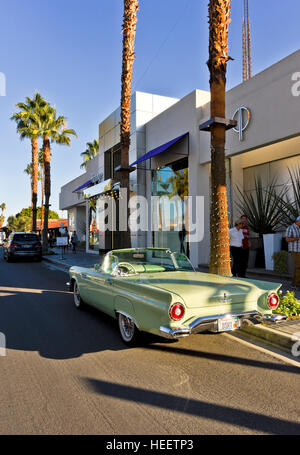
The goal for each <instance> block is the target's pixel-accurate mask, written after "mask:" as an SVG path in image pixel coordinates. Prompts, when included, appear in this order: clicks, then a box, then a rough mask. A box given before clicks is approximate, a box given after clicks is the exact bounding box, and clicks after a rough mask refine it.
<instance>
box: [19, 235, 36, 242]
mask: <svg viewBox="0 0 300 455" xmlns="http://www.w3.org/2000/svg"><path fill="white" fill-rule="evenodd" d="M14 241H15V242H38V241H39V238H38V236H37V235H36V234H15V235H14Z"/></svg>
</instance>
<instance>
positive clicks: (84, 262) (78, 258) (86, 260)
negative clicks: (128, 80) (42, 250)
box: [43, 248, 102, 270]
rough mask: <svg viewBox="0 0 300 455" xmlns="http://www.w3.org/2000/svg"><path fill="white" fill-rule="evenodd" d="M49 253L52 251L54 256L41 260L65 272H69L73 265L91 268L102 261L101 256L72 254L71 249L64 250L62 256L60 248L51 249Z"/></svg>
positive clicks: (78, 252)
mask: <svg viewBox="0 0 300 455" xmlns="http://www.w3.org/2000/svg"><path fill="white" fill-rule="evenodd" d="M50 251H53V253H55V254H53V255H47V256H43V260H44V261H47V262H51V263H52V264H55V265H59V266H60V267H63V268H64V269H66V270H69V268H70V267H72V266H73V265H77V266H79V267H93V266H94V265H95V264H97V263H99V262H101V261H102V255H99V254H92V253H86V252H85V251H76V253H73V252H72V250H71V249H69V250H67V249H66V251H65V253H64V254H63V256H62V250H61V248H51V250H50ZM62 257H63V259H62Z"/></svg>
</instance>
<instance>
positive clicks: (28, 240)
mask: <svg viewBox="0 0 300 455" xmlns="http://www.w3.org/2000/svg"><path fill="white" fill-rule="evenodd" d="M3 257H4V259H6V260H7V262H9V261H11V260H12V259H14V258H21V257H32V258H34V259H37V260H38V261H41V259H42V244H41V242H40V239H39V237H38V235H37V234H34V233H32V232H13V233H12V234H10V236H9V237H8V240H7V242H6V243H5V244H4V247H3Z"/></svg>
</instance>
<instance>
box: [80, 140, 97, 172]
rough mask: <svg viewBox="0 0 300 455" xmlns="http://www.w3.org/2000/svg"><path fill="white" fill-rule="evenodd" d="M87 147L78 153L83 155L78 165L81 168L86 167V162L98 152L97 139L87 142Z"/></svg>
mask: <svg viewBox="0 0 300 455" xmlns="http://www.w3.org/2000/svg"><path fill="white" fill-rule="evenodd" d="M86 145H87V149H86V150H85V151H84V152H82V153H81V154H80V155H81V156H82V157H83V163H82V164H81V165H80V168H81V169H86V165H87V162H88V161H89V160H92V159H93V158H95V156H96V155H98V153H99V141H97V139H95V140H94V142H87V143H86Z"/></svg>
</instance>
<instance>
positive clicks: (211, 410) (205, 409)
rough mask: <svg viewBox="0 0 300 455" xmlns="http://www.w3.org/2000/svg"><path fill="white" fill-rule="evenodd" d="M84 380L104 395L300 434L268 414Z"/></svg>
mask: <svg viewBox="0 0 300 455" xmlns="http://www.w3.org/2000/svg"><path fill="white" fill-rule="evenodd" d="M82 381H83V382H84V383H85V385H86V386H87V387H88V388H89V389H90V390H91V391H92V392H93V393H97V394H100V395H103V396H108V397H112V398H114V399H121V400H124V401H132V402H134V403H141V404H146V405H149V406H155V407H158V408H161V409H166V410H169V411H176V412H180V413H183V414H188V415H192V416H196V417H201V418H204V419H209V420H212V421H218V422H222V423H225V424H230V425H235V426H237V427H242V428H246V429H250V430H253V431H255V432H263V433H267V434H272V435H294V434H299V433H300V423H296V422H290V421H288V420H284V419H280V418H276V417H270V416H266V415H263V414H260V413H256V412H252V411H245V410H242V409H236V408H232V407H229V406H224V405H218V404H212V403H207V402H205V401H200V400H195V399H189V400H188V402H187V399H186V398H185V397H181V396H178V395H171V394H168V393H162V392H156V391H152V390H145V389H141V388H138V387H132V386H127V385H122V384H116V383H112V382H107V381H101V380H98V379H92V378H83V379H82Z"/></svg>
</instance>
